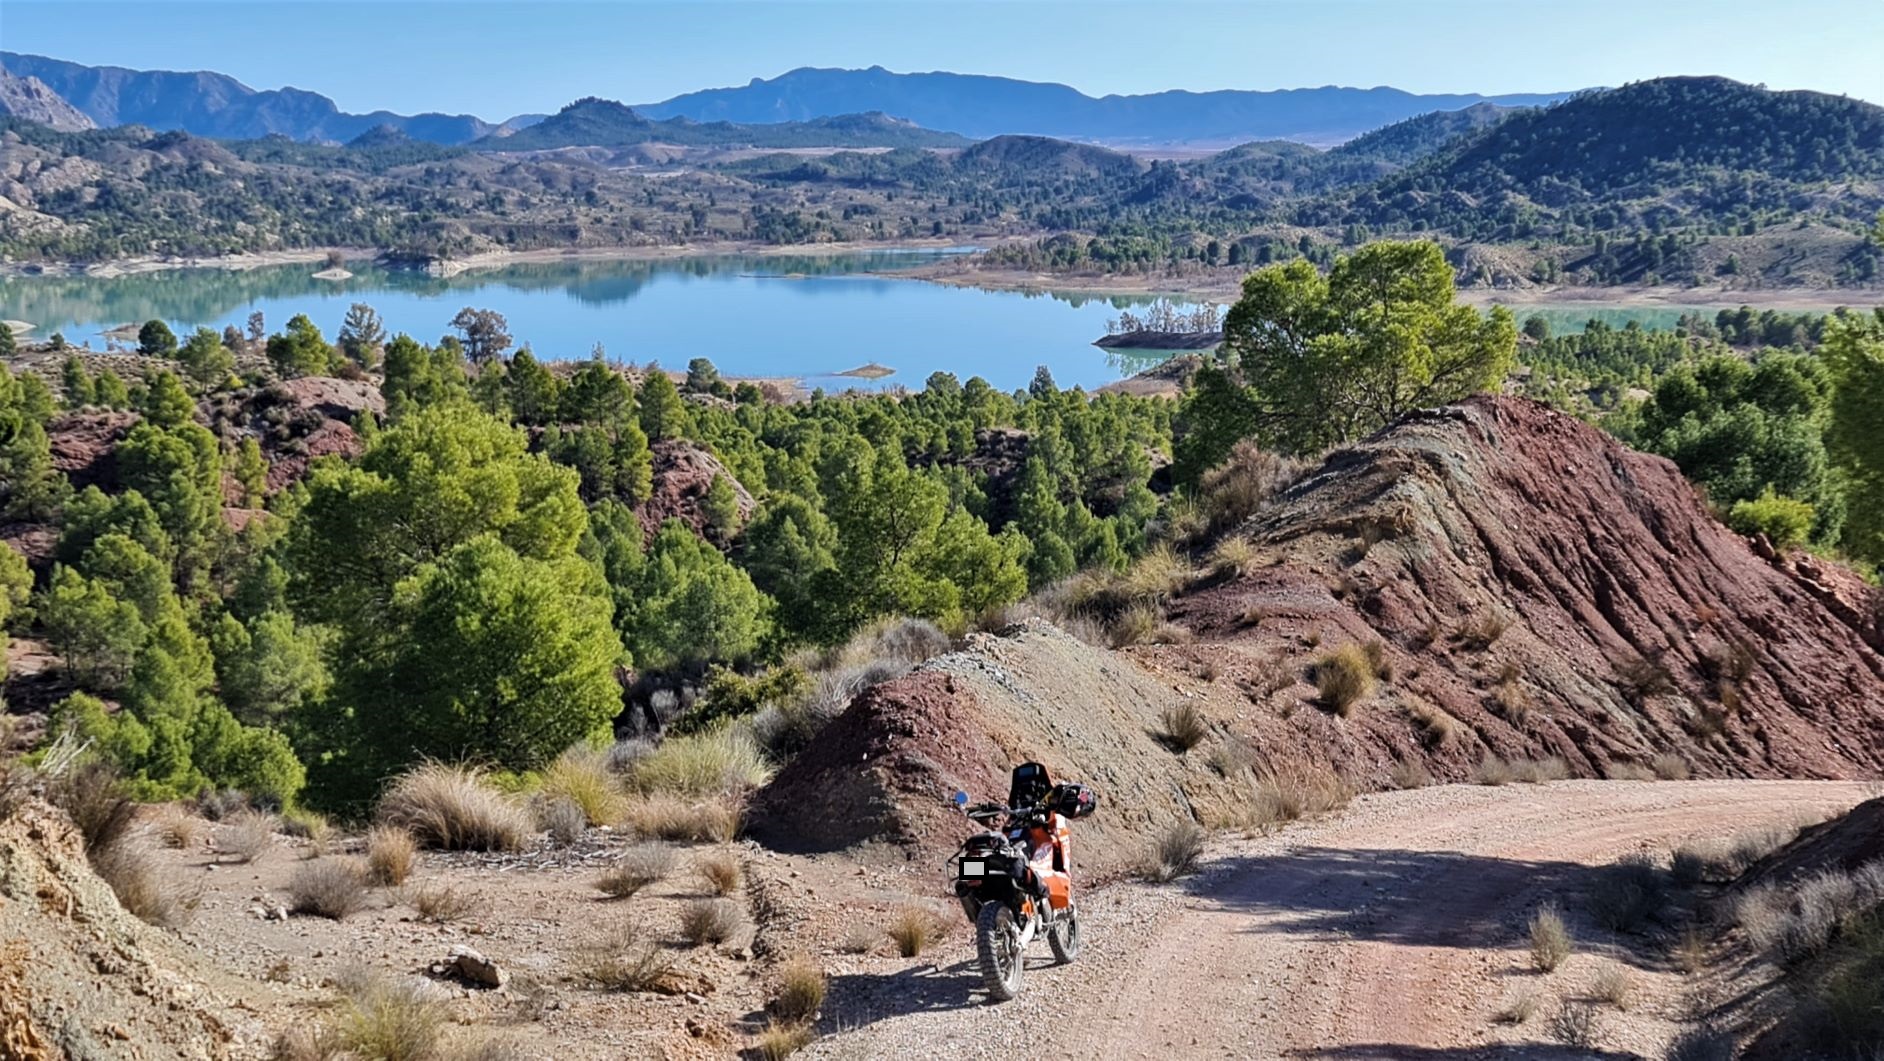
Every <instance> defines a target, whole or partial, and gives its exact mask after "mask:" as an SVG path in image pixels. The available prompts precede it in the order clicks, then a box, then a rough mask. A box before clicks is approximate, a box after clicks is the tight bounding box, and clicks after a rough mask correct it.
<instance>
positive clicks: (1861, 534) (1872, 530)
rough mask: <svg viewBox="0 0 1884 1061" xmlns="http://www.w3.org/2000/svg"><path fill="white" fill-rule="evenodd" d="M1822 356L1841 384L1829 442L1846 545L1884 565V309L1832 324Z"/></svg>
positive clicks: (1853, 315) (1840, 319)
mask: <svg viewBox="0 0 1884 1061" xmlns="http://www.w3.org/2000/svg"><path fill="white" fill-rule="evenodd" d="M1819 356H1820V357H1821V358H1823V359H1824V361H1825V364H1826V366H1827V368H1828V369H1829V370H1830V372H1831V375H1832V379H1833V380H1834V381H1835V383H1836V385H1837V389H1836V391H1835V393H1834V397H1833V399H1832V407H1831V420H1830V423H1829V424H1828V425H1827V430H1826V441H1827V443H1828V444H1829V446H1830V449H1831V453H1832V456H1833V458H1834V459H1835V460H1836V462H1837V465H1838V469H1839V472H1840V473H1841V474H1842V476H1843V478H1844V480H1845V482H1846V483H1847V484H1848V486H1847V488H1846V492H1847V497H1848V498H1849V500H1850V521H1849V523H1848V525H1847V527H1846V529H1845V534H1844V545H1845V548H1846V550H1847V551H1849V552H1850V553H1851V554H1852V555H1854V556H1857V557H1860V558H1862V559H1864V560H1866V561H1868V562H1870V563H1873V564H1884V431H1881V430H1880V429H1879V425H1881V424H1884V311H1873V313H1872V314H1870V315H1869V316H1865V315H1862V314H1852V315H1848V316H1840V317H1838V318H1837V319H1834V320H1833V321H1831V322H1828V323H1827V325H1826V330H1825V342H1824V344H1823V345H1821V346H1820V347H1819Z"/></svg>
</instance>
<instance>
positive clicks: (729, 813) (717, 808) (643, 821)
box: [628, 793, 746, 844]
mask: <svg viewBox="0 0 1884 1061" xmlns="http://www.w3.org/2000/svg"><path fill="white" fill-rule="evenodd" d="M745 817H746V801H745V798H744V796H743V795H739V794H735V793H720V794H718V795H713V796H706V797H703V798H701V799H697V800H694V799H685V798H683V797H680V796H666V795H655V796H647V797H644V798H641V799H637V800H635V801H633V802H632V803H630V804H629V806H628V822H629V824H630V825H631V826H632V827H633V828H634V831H635V833H636V835H638V836H643V837H647V838H649V839H654V840H671V841H677V842H692V843H722V844H723V843H727V842H730V841H731V840H733V839H734V838H735V837H737V836H738V835H739V830H740V829H741V828H742V827H743V826H744V825H745Z"/></svg>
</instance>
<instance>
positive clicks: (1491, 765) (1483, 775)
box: [1472, 752, 1517, 785]
mask: <svg viewBox="0 0 1884 1061" xmlns="http://www.w3.org/2000/svg"><path fill="white" fill-rule="evenodd" d="M1472 780H1474V781H1476V782H1478V783H1479V784H1481V785H1508V784H1510V783H1511V782H1513V781H1515V780H1517V772H1516V771H1514V770H1512V769H1511V764H1510V763H1509V762H1507V761H1505V760H1504V759H1503V758H1502V757H1500V756H1497V755H1493V754H1492V753H1491V752H1486V753H1485V758H1483V759H1480V760H1479V761H1478V769H1477V770H1474V771H1473V772H1472Z"/></svg>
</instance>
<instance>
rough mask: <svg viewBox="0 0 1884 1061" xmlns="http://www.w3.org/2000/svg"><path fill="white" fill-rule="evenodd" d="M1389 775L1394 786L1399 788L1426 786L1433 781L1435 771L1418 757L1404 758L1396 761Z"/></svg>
mask: <svg viewBox="0 0 1884 1061" xmlns="http://www.w3.org/2000/svg"><path fill="white" fill-rule="evenodd" d="M1387 777H1388V779H1389V780H1391V781H1392V782H1393V787H1395V788H1399V789H1409V788H1425V787H1426V786H1427V785H1430V784H1432V783H1433V772H1432V771H1431V770H1428V769H1426V764H1425V763H1422V762H1420V761H1419V760H1417V759H1402V760H1401V761H1399V762H1397V763H1394V764H1393V769H1392V770H1389V771H1388V772H1387Z"/></svg>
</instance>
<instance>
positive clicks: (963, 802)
mask: <svg viewBox="0 0 1884 1061" xmlns="http://www.w3.org/2000/svg"><path fill="white" fill-rule="evenodd" d="M951 802H953V803H954V804H955V805H956V806H957V807H966V806H968V793H966V792H963V791H961V790H960V789H957V790H956V792H955V795H954V797H952V799H951Z"/></svg>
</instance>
